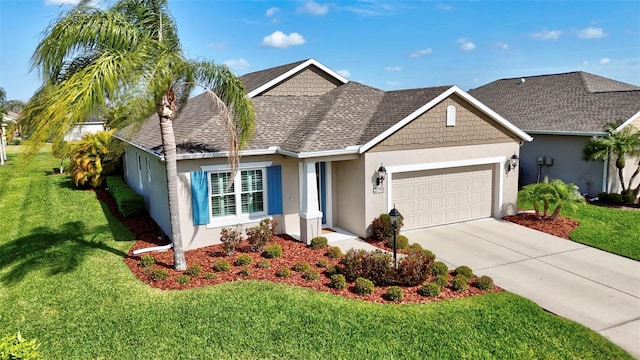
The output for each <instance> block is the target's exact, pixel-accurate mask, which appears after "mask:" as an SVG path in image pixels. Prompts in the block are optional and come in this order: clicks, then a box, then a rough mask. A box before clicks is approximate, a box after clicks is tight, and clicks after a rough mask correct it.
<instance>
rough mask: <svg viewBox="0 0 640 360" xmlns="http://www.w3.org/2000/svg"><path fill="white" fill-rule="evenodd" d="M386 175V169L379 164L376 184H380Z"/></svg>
mask: <svg viewBox="0 0 640 360" xmlns="http://www.w3.org/2000/svg"><path fill="white" fill-rule="evenodd" d="M386 177H387V169H385V168H384V165H382V164H380V167H379V168H378V177H377V178H376V186H380V185H382V183H383V182H384V179H385V178H386Z"/></svg>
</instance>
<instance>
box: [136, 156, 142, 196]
mask: <svg viewBox="0 0 640 360" xmlns="http://www.w3.org/2000/svg"><path fill="white" fill-rule="evenodd" d="M136 159H137V160H138V187H139V188H140V189H142V159H140V154H136Z"/></svg>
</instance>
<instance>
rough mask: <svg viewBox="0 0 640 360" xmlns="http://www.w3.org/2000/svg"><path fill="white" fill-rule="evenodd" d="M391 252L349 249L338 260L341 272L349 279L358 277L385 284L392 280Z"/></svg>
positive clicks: (352, 279)
mask: <svg viewBox="0 0 640 360" xmlns="http://www.w3.org/2000/svg"><path fill="white" fill-rule="evenodd" d="M391 262H392V259H391V254H388V253H385V252H382V251H380V250H375V251H372V252H367V251H365V250H354V249H351V250H349V251H347V253H346V254H345V255H344V256H343V257H342V260H341V261H340V264H341V272H342V273H343V274H344V276H345V277H346V278H347V280H349V281H354V280H355V279H357V278H359V277H364V278H368V279H371V281H373V282H374V283H375V284H378V285H385V284H390V283H392V282H393V274H394V269H393V266H392V264H391Z"/></svg>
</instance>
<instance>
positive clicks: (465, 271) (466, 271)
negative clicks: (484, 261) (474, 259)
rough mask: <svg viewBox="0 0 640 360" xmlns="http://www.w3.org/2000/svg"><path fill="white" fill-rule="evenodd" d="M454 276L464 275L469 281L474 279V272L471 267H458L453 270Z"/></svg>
mask: <svg viewBox="0 0 640 360" xmlns="http://www.w3.org/2000/svg"><path fill="white" fill-rule="evenodd" d="M453 274H454V275H462V276H465V277H466V278H467V279H471V278H472V277H473V270H471V268H470V267H468V266H465V265H462V266H458V267H457V268H456V269H455V270H453Z"/></svg>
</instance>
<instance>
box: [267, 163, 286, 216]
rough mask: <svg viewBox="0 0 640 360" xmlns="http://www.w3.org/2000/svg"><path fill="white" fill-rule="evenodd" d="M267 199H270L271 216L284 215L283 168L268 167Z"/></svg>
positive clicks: (278, 166) (277, 166)
mask: <svg viewBox="0 0 640 360" xmlns="http://www.w3.org/2000/svg"><path fill="white" fill-rule="evenodd" d="M267 197H268V199H269V215H277V214H282V212H283V211H282V167H281V166H280V165H276V166H269V167H267Z"/></svg>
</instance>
